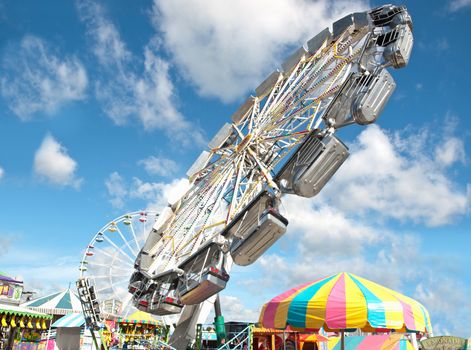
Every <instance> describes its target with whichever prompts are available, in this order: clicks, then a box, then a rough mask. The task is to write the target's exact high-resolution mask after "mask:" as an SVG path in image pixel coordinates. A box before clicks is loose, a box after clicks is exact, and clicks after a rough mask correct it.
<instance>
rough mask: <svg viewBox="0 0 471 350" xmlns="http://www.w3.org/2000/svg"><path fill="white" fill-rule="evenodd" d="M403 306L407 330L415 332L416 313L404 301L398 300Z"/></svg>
mask: <svg viewBox="0 0 471 350" xmlns="http://www.w3.org/2000/svg"><path fill="white" fill-rule="evenodd" d="M397 299H398V300H399V302H400V303H401V305H402V314H403V315H404V323H405V325H406V327H407V329H411V330H414V329H416V328H415V319H414V312H413V311H412V307H411V306H410V305H409V304H408V303H406V302H404V301H402V300H401V299H399V298H397Z"/></svg>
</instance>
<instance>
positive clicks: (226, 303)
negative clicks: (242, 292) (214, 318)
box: [221, 295, 259, 322]
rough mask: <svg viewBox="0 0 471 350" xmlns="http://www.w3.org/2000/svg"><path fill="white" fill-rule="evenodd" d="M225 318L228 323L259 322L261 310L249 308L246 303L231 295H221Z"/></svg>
mask: <svg viewBox="0 0 471 350" xmlns="http://www.w3.org/2000/svg"><path fill="white" fill-rule="evenodd" d="M221 305H223V314H224V318H225V319H226V320H228V321H239V322H258V316H259V310H254V309H250V308H248V307H247V306H246V305H245V303H244V301H243V300H241V299H240V298H238V297H235V296H231V295H221Z"/></svg>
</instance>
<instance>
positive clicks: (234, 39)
mask: <svg viewBox="0 0 471 350" xmlns="http://www.w3.org/2000/svg"><path fill="white" fill-rule="evenodd" d="M365 8H366V2H364V1H361V0H356V1H343V0H340V1H327V0H320V1H309V0H279V1H270V0H256V1H254V0H242V1H237V2H231V5H230V6H227V3H226V2H224V1H218V0H197V1H188V0H175V1H163V0H154V7H153V16H152V18H153V22H154V25H155V28H156V30H157V31H158V32H159V33H161V34H162V36H163V38H164V43H165V47H166V48H167V49H168V50H169V51H170V53H171V54H172V56H173V58H174V60H175V62H176V64H177V65H178V67H179V69H180V71H181V72H182V75H183V76H184V77H185V78H187V79H188V80H189V81H190V82H191V83H192V84H193V85H194V86H195V87H196V88H197V90H198V92H199V93H200V94H201V95H203V96H216V97H218V98H220V99H221V100H223V101H233V100H235V99H237V98H239V97H241V96H242V95H243V94H244V93H245V92H246V91H247V90H248V89H254V88H255V87H256V86H257V85H258V84H259V83H260V82H261V81H262V80H263V78H264V77H265V75H267V74H269V73H270V72H271V71H272V70H274V69H275V68H276V67H279V66H280V63H281V62H282V60H283V56H285V55H286V50H287V48H295V46H300V45H302V44H303V43H304V42H305V41H307V40H308V39H309V38H310V37H312V36H314V35H316V34H317V33H318V32H319V31H321V30H322V29H324V28H325V27H327V26H329V25H331V23H332V22H333V21H334V20H335V19H338V18H340V17H342V15H344V14H347V13H351V12H355V11H357V10H361V9H365Z"/></svg>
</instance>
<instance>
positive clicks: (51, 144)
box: [34, 135, 83, 189]
mask: <svg viewBox="0 0 471 350" xmlns="http://www.w3.org/2000/svg"><path fill="white" fill-rule="evenodd" d="M77 167H78V165H77V162H76V161H75V160H74V159H72V158H71V157H70V156H69V155H68V153H67V149H66V148H65V147H64V146H62V145H61V144H60V143H59V142H57V141H56V140H55V139H54V137H52V136H51V135H46V137H45V138H44V140H43V142H42V143H41V146H40V147H39V149H38V150H37V151H36V153H35V155H34V172H35V174H36V175H37V176H38V177H39V178H40V179H42V180H46V181H48V182H50V183H52V184H54V185H58V186H71V187H74V188H76V189H78V188H79V187H80V185H81V183H82V181H83V179H81V178H78V177H77V176H76V170H77Z"/></svg>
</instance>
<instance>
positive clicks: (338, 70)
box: [78, 5, 413, 349]
mask: <svg viewBox="0 0 471 350" xmlns="http://www.w3.org/2000/svg"><path fill="white" fill-rule="evenodd" d="M412 45H413V36H412V21H411V17H410V15H409V13H408V12H407V10H406V8H405V7H404V6H394V5H385V6H381V7H378V8H375V9H373V10H371V11H368V12H359V13H353V14H350V15H347V16H345V17H344V18H342V19H340V20H338V21H336V22H335V23H334V24H333V26H332V30H331V29H329V28H326V29H324V30H323V31H322V32H320V33H319V34H318V35H316V36H315V37H313V38H312V39H311V40H309V41H308V42H307V45H305V46H302V47H300V48H299V49H298V50H296V51H295V52H294V53H293V54H292V55H291V56H289V57H288V59H287V60H286V61H285V62H284V63H283V64H282V65H281V69H280V70H277V71H275V72H273V73H272V74H270V75H269V76H268V77H267V78H266V79H265V81H263V82H262V83H261V84H260V86H258V87H257V88H256V89H255V94H254V95H253V96H251V97H249V98H248V99H247V100H246V101H245V103H243V104H242V105H241V106H240V108H239V109H238V110H237V111H236V112H235V113H234V114H233V115H232V120H231V122H230V123H226V124H224V125H223V126H222V128H221V129H220V130H219V131H218V132H217V133H216V135H215V136H214V137H213V139H212V140H211V141H210V142H209V145H208V149H207V150H205V151H203V152H202V153H201V155H200V156H199V157H198V158H197V159H196V161H195V162H194V164H193V165H192V166H191V167H190V169H189V170H188V172H187V175H188V178H189V181H190V188H189V190H188V191H187V192H186V193H185V194H184V195H183V196H182V197H181V198H180V199H179V200H177V201H176V202H174V203H171V204H170V205H169V206H168V207H167V208H165V209H164V210H163V211H162V212H161V213H159V214H157V213H152V212H142V213H131V214H127V215H124V216H122V217H120V218H118V219H116V220H114V221H113V222H111V223H108V224H107V225H105V226H104V227H103V228H102V229H101V230H100V231H99V232H98V233H97V234H96V235H95V236H94V237H93V239H92V241H91V243H90V245H89V246H88V247H87V249H86V251H85V253H84V256H83V260H82V262H81V264H80V279H79V281H78V286H79V291H80V295H81V298H82V301H83V303H84V312H85V314H86V316H87V322H88V324H89V325H92V326H94V327H96V328H98V327H99V324H100V322H101V321H102V319H103V317H104V315H106V314H118V313H121V314H126V313H128V312H129V311H130V310H132V309H133V308H134V307H136V308H138V309H139V310H143V311H145V312H148V313H151V314H154V315H158V316H162V317H163V319H164V320H165V318H166V317H173V320H172V321H170V322H171V323H173V322H175V323H176V327H175V329H174V331H173V334H172V338H171V339H170V344H172V346H174V347H175V348H177V349H185V348H186V345H187V343H188V342H189V341H190V340H191V339H193V338H194V332H195V326H196V324H197V323H202V322H203V321H204V320H205V319H206V317H207V315H208V313H209V312H210V310H211V308H213V307H214V305H213V304H214V302H215V301H216V296H217V293H219V292H220V291H222V290H223V289H224V288H225V287H226V284H227V282H228V280H229V274H230V271H231V267H232V264H233V263H235V264H237V265H241V266H246V265H250V264H252V263H253V262H255V261H256V260H257V259H258V258H259V257H260V256H261V255H262V254H263V253H264V252H265V251H266V250H267V249H269V248H270V247H271V246H272V245H273V244H274V243H275V242H276V241H277V240H278V239H279V238H280V237H281V236H282V235H283V234H284V233H285V232H286V229H287V226H288V218H285V217H284V215H283V213H282V212H281V205H280V204H281V202H282V200H283V199H284V197H283V196H284V195H285V194H294V195H297V196H302V197H307V198H310V197H313V196H315V195H317V194H318V193H319V192H320V191H321V190H322V188H323V187H324V185H325V184H326V183H327V182H328V181H329V180H330V179H331V178H332V176H333V175H334V174H335V172H336V171H337V170H338V168H339V167H340V166H341V165H342V163H343V162H344V161H345V160H346V159H347V157H348V156H349V152H348V148H347V147H346V146H345V144H344V143H343V142H342V141H341V140H340V139H339V138H338V137H336V136H335V132H336V131H337V130H338V129H340V128H342V127H344V126H347V125H350V124H360V125H367V124H371V123H374V122H375V121H376V119H377V118H378V116H379V115H380V113H381V112H382V110H383V108H384V107H385V105H386V103H387V102H388V100H389V98H390V97H391V95H392V93H393V91H394V89H395V87H396V84H395V82H394V80H393V78H392V76H391V74H390V73H389V71H388V68H390V67H392V68H402V67H404V66H406V65H407V63H408V61H409V56H410V53H411V50H412ZM288 198H289V197H288ZM129 277H130V279H129ZM105 301H106V302H108V304H106V303H104V302H105ZM218 303H219V301H218V300H217V302H216V304H218ZM216 306H217V309H219V305H216Z"/></svg>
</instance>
